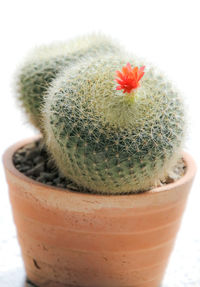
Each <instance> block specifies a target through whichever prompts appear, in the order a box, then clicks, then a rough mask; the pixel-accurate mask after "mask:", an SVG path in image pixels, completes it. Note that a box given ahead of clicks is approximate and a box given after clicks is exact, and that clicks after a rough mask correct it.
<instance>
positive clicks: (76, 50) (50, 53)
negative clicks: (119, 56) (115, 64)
mask: <svg viewBox="0 0 200 287" xmlns="http://www.w3.org/2000/svg"><path fill="white" fill-rule="evenodd" d="M120 49H121V48H120V47H119V46H118V45H117V44H116V43H115V42H114V41H112V40H111V39H109V38H108V37H106V36H103V35H95V34H94V35H89V36H85V37H78V38H76V39H74V40H70V41H68V42H66V43H55V44H52V45H48V46H41V47H39V48H36V49H34V50H33V51H32V52H31V53H30V55H29V56H28V57H27V59H26V60H25V62H24V64H23V65H22V66H21V68H20V69H19V72H18V74H17V93H18V95H19V97H18V98H19V101H20V102H21V104H22V106H23V107H24V109H25V111H26V113H27V114H28V117H29V119H30V121H31V122H32V124H33V125H35V126H36V127H37V128H39V129H41V117H40V114H41V113H40V112H41V107H42V105H43V97H44V94H45V92H46V90H47V88H48V87H49V84H50V83H51V81H52V80H53V79H54V78H55V77H56V76H57V74H58V73H59V72H60V71H61V70H62V69H63V68H64V67H66V66H70V65H71V64H74V63H76V61H78V60H80V58H82V57H87V56H90V57H92V56H97V55H98V54H99V55H105V54H106V53H111V54H114V53H117V52H119V51H120Z"/></svg>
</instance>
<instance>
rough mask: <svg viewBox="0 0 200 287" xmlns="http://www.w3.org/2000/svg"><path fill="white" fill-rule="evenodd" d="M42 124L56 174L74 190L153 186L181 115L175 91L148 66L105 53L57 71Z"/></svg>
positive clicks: (171, 152) (180, 134) (174, 152)
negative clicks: (58, 74)
mask: <svg viewBox="0 0 200 287" xmlns="http://www.w3.org/2000/svg"><path fill="white" fill-rule="evenodd" d="M127 63H128V64H127ZM43 125H44V132H45V139H46V142H47V146H48V149H49V151H50V153H51V155H52V157H53V158H54V160H55V162H56V164H57V166H58V168H59V170H60V171H61V172H62V174H63V175H65V176H66V177H67V178H69V179H71V180H72V181H74V182H75V183H76V184H78V185H79V186H80V188H81V189H85V190H89V191H90V192H97V193H105V194H120V193H130V192H140V191H144V190H147V189H149V188H151V187H152V186H156V185H157V184H158V183H159V182H160V180H161V179H163V178H165V177H166V176H167V174H168V173H169V172H170V171H171V170H172V169H173V167H174V165H175V163H176V162H177V160H178V159H179V157H180V150H181V147H182V143H183V138H184V129H185V118H184V107H183V103H182V99H181V97H180V96H179V94H178V92H177V91H176V90H175V89H174V88H173V87H172V85H171V84H170V83H169V82H168V81H167V80H166V79H165V78H164V77H163V76H162V75H161V74H160V73H159V72H157V71H156V70H155V68H153V67H151V66H150V65H148V64H147V65H144V63H141V62H140V61H135V60H134V59H131V58H129V59H127V58H126V57H124V56H122V55H115V56H113V55H112V56H111V55H107V56H104V57H96V58H91V59H90V60H89V58H88V59H86V60H85V59H84V60H82V61H79V62H77V64H75V65H74V66H71V67H67V68H66V69H65V70H63V72H62V74H60V76H59V77H58V78H57V79H56V80H54V82H53V83H52V86H51V87H50V88H49V90H48V93H47V97H46V100H45V105H44V108H43Z"/></svg>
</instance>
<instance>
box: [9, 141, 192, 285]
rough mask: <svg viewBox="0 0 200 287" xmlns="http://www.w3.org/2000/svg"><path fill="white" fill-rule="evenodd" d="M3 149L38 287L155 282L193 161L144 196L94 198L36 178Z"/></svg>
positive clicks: (175, 228) (16, 217) (25, 251)
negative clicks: (177, 175)
mask: <svg viewBox="0 0 200 287" xmlns="http://www.w3.org/2000/svg"><path fill="white" fill-rule="evenodd" d="M32 140H33V139H29V140H26V141H22V142H20V143H17V144H15V145H13V146H12V147H11V148H9V149H8V150H7V151H6V152H5V154H4V165H5V171H6V177H7V181H8V185H9V193H10V200H11V204H12V209H13V215H14V220H15V223H16V226H17V233H18V239H19V243H20V245H21V251H22V256H23V260H24V264H25V269H26V272H27V276H28V278H29V279H30V280H31V281H32V282H34V283H35V284H36V285H38V286H41V287H42V286H48V287H56V286H65V287H67V286H76V287H77V286H84V287H85V286H87V287H104V286H106V287H122V286H124V287H125V286H126V287H129V286H130V287H131V286H132V287H158V286H159V285H160V283H161V281H162V278H163V275H164V272H165V269H166V266H167V262H168V259H169V255H170V253H171V251H172V248H173V245H174V241H175V237H176V234H177V231H178V230H179V226H180V222H181V217H182V214H183V211H184V209H185V204H186V201H187V197H188V193H189V190H190V187H191V184H192V181H193V178H194V175H195V170H196V168H195V164H194V161H193V159H192V158H191V157H190V155H188V154H187V153H183V157H184V160H185V163H186V167H187V168H186V174H185V175H184V176H183V177H182V178H181V179H180V180H178V181H176V182H175V183H171V184H168V185H164V186H163V187H160V188H155V189H153V190H150V191H148V192H145V193H142V194H136V195H134V194H132V195H118V196H117V195H112V196H108V195H105V196H103V195H92V194H84V193H78V192H72V191H70V190H64V189H59V188H55V187H51V186H47V185H44V184H41V183H38V182H36V181H34V180H31V179H30V178H28V177H26V176H24V175H23V174H22V173H20V172H19V171H17V170H16V168H15V167H14V165H13V162H12V156H13V153H14V152H15V151H16V150H17V149H19V148H20V147H22V146H24V145H25V144H27V143H29V142H31V141H32Z"/></svg>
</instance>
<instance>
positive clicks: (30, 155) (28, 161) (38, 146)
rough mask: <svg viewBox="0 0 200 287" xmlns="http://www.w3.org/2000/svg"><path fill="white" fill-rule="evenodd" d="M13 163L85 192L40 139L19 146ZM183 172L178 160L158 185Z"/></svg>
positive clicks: (28, 173) (51, 182)
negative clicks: (66, 175) (56, 165)
mask: <svg viewBox="0 0 200 287" xmlns="http://www.w3.org/2000/svg"><path fill="white" fill-rule="evenodd" d="M13 163H14V165H15V167H16V168H17V169H18V170H19V171H20V172H22V173H23V174H25V175H26V176H28V177H30V178H32V179H33V180H36V181H39V182H41V183H44V184H48V185H51V186H57V187H59V188H67V189H70V190H74V191H81V192H87V191H86V190H84V191H83V190H82V189H80V188H79V187H78V186H77V185H76V184H75V183H73V182H72V181H71V180H68V179H66V178H65V177H63V176H62V175H61V174H60V173H59V171H58V170H57V168H56V167H55V164H54V162H53V160H51V159H50V157H49V155H48V153H47V152H46V150H45V148H44V144H43V143H42V141H41V140H38V141H36V142H34V143H31V144H28V145H26V146H24V147H22V148H20V149H19V150H18V151H17V152H16V153H15V154H14V156H13ZM184 173H185V165H184V161H183V160H180V161H179V162H178V164H177V165H176V167H175V168H174V170H173V172H172V173H171V174H170V175H169V176H168V177H167V178H166V180H165V181H162V182H160V186H162V185H163V184H168V183H172V182H174V181H176V180H177V179H179V178H180V177H182V176H183V175H184Z"/></svg>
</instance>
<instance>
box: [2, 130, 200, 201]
mask: <svg viewBox="0 0 200 287" xmlns="http://www.w3.org/2000/svg"><path fill="white" fill-rule="evenodd" d="M40 138H41V135H37V136H33V137H30V138H27V139H25V140H21V141H18V142H17V143H15V144H13V145H11V146H10V147H8V148H7V149H6V150H5V152H4V153H3V164H4V166H5V168H6V169H7V170H8V171H9V172H10V173H11V174H12V175H13V176H15V177H17V178H20V179H21V180H22V181H25V182H26V183H30V184H31V185H35V186H37V187H38V188H39V187H41V188H42V189H43V190H46V191H54V192H55V191H57V192H62V193H63V191H64V192H65V193H67V194H69V193H73V195H74V196H75V195H77V196H80V195H82V196H84V197H90V198H91V196H92V198H93V199H94V198H95V197H96V198H97V199H99V198H100V197H101V198H102V199H103V198H108V197H115V198H117V197H123V198H127V197H128V198H129V199H130V196H134V197H138V196H139V197H146V196H149V195H151V196H152V195H156V194H158V193H159V194H160V193H163V192H165V191H169V190H172V189H174V187H177V186H182V185H184V184H185V183H186V182H188V181H190V180H192V178H193V177H194V176H195V173H196V170H197V167H196V163H195V161H194V159H193V158H192V156H191V155H190V154H189V153H187V152H185V151H183V152H182V154H183V160H184V162H185V163H186V171H185V174H184V175H183V176H182V177H181V178H180V179H178V180H176V181H175V182H173V183H169V184H164V185H163V186H161V187H155V188H153V189H151V190H147V191H145V192H142V193H130V194H110V195H108V194H96V193H86V192H80V191H73V190H70V189H66V188H60V187H56V186H51V185H47V184H44V183H41V182H38V181H36V180H34V179H31V178H29V177H28V176H26V175H24V174H23V173H22V172H20V171H19V170H18V169H17V168H16V167H15V166H14V164H13V155H14V153H15V152H16V151H17V150H18V149H20V148H21V147H23V146H25V145H27V144H29V143H31V142H33V141H36V140H38V139H40Z"/></svg>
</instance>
